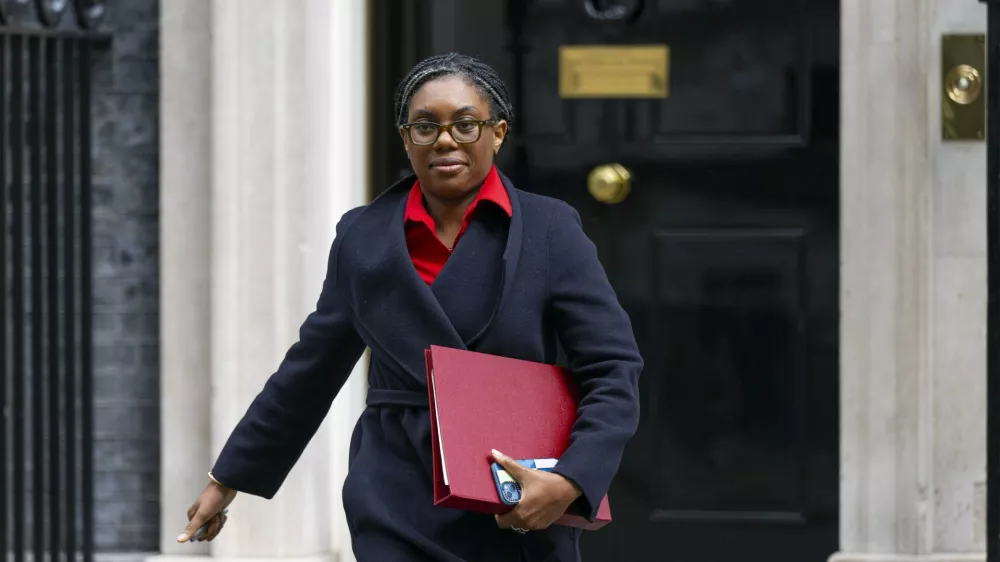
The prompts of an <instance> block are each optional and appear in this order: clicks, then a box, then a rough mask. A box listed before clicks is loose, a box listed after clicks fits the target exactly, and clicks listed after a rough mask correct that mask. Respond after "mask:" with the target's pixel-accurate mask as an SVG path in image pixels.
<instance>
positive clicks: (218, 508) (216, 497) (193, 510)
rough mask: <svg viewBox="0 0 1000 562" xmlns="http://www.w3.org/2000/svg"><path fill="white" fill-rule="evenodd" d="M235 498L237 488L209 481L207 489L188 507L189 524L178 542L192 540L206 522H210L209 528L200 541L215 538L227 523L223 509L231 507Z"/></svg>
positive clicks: (178, 537)
mask: <svg viewBox="0 0 1000 562" xmlns="http://www.w3.org/2000/svg"><path fill="white" fill-rule="evenodd" d="M235 498H236V490H233V489H231V488H227V487H225V486H223V485H222V484H219V483H217V482H214V481H209V483H208V485H207V486H205V490H204V491H203V492H202V493H201V495H200V496H198V499H197V500H195V502H194V503H193V504H191V507H190V508H188V511H187V516H188V524H187V527H184V532H182V533H181V534H180V535H178V536H177V542H181V543H183V542H188V541H189V540H191V537H193V536H194V534H195V533H196V532H197V531H198V529H199V528H200V527H201V526H202V525H204V524H205V523H209V525H208V528H207V529H205V532H204V533H203V534H202V535H201V536H200V537H198V539H197V540H198V542H201V541H210V540H212V539H214V538H215V537H216V535H218V534H219V532H220V531H222V527H223V525H225V524H226V515H225V514H224V513H223V510H225V509H226V508H227V507H229V504H230V503H232V502H233V499H235Z"/></svg>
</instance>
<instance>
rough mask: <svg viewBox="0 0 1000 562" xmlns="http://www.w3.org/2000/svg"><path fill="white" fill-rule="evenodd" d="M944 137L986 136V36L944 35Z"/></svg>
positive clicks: (952, 138)
mask: <svg viewBox="0 0 1000 562" xmlns="http://www.w3.org/2000/svg"><path fill="white" fill-rule="evenodd" d="M941 82H942V88H941V138H942V139H944V140H946V141H952V140H984V139H985V138H986V91H985V85H986V36H985V35H983V34H981V33H974V34H961V35H943V36H942V37H941Z"/></svg>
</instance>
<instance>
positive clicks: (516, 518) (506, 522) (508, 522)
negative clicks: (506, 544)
mask: <svg viewBox="0 0 1000 562" xmlns="http://www.w3.org/2000/svg"><path fill="white" fill-rule="evenodd" d="M496 519H497V526H498V527H500V528H501V529H510V528H511V527H520V528H522V529H523V528H524V521H523V520H522V519H521V512H520V511H519V510H518V509H517V508H514V509H512V510H510V511H508V512H507V513H501V514H500V515H497V516H496Z"/></svg>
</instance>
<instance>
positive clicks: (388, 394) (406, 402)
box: [366, 388, 430, 408]
mask: <svg viewBox="0 0 1000 562" xmlns="http://www.w3.org/2000/svg"><path fill="white" fill-rule="evenodd" d="M366 402H367V403H368V405H369V406H373V407H376V408H393V407H395V408H429V407H430V403H429V400H428V398H427V391H426V390H425V391H422V392H421V391H419V390H390V389H387V388H369V389H368V399H367V400H366Z"/></svg>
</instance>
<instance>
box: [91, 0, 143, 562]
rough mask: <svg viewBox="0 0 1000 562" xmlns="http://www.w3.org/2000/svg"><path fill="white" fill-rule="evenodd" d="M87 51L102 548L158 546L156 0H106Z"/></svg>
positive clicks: (123, 549) (97, 540)
mask: <svg viewBox="0 0 1000 562" xmlns="http://www.w3.org/2000/svg"><path fill="white" fill-rule="evenodd" d="M107 9H108V12H107V16H106V18H105V20H104V22H103V27H104V28H105V31H107V32H109V33H111V34H112V40H111V42H110V43H109V45H108V46H107V47H106V48H101V49H99V50H98V51H97V52H96V53H95V55H94V67H93V68H94V91H93V104H92V111H93V142H94V144H93V154H94V208H93V220H94V227H93V228H94V230H93V232H94V317H93V326H94V392H95V406H94V431H95V440H94V447H95V451H94V472H95V491H94V498H95V510H96V512H95V515H94V521H95V526H96V536H95V538H94V542H95V547H96V549H97V550H98V551H99V552H128V551H133V552H135V551H145V552H149V551H156V550H158V547H159V522H160V513H159V480H160V469H159V467H160V465H159V343H158V342H159V289H158V285H159V267H158V262H159V230H158V225H159V221H158V214H159V185H158V183H159V182H158V174H159V172H158V167H159V157H158V150H159V134H158V120H159V69H158V57H159V1H158V0H107Z"/></svg>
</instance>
